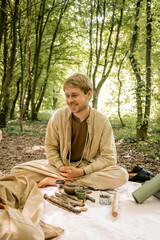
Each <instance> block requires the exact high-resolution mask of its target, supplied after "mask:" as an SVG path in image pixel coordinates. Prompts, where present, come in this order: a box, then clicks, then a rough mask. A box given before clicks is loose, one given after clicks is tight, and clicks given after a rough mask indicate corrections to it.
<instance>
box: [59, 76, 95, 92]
mask: <svg viewBox="0 0 160 240" xmlns="http://www.w3.org/2000/svg"><path fill="white" fill-rule="evenodd" d="M69 85H71V86H74V87H77V88H80V89H81V90H82V91H83V92H84V93H85V94H87V92H88V91H89V90H90V89H91V90H92V89H93V85H92V81H91V79H90V78H88V77H87V76H85V75H83V74H81V73H75V74H73V75H72V76H70V77H69V78H67V79H66V81H65V82H64V85H63V90H64V91H65V87H66V86H69Z"/></svg>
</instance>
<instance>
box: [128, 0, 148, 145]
mask: <svg viewBox="0 0 160 240" xmlns="http://www.w3.org/2000/svg"><path fill="white" fill-rule="evenodd" d="M141 1H142V0H139V1H138V2H137V9H136V16H135V26H134V31H133V37H132V42H131V47H130V52H131V54H130V61H131V66H132V68H133V71H134V73H135V76H136V79H137V89H136V100H137V128H136V131H137V141H145V140H146V139H147V130H148V121H149V116H150V105H151V21H152V18H151V0H147V9H146V13H147V27H146V91H145V95H146V101H145V112H144V115H143V108H142V87H143V82H142V79H141V71H140V69H139V68H138V64H137V62H136V59H135V56H134V51H135V47H136V41H137V35H138V25H137V23H138V18H139V8H140V3H141Z"/></svg>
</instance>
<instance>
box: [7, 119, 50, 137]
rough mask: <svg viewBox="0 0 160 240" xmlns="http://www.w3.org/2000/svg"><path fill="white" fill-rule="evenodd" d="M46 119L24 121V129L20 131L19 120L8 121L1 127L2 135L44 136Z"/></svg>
mask: <svg viewBox="0 0 160 240" xmlns="http://www.w3.org/2000/svg"><path fill="white" fill-rule="evenodd" d="M47 122H48V121H47V120H45V121H35V122H34V121H25V122H24V131H23V132H21V131H20V126H19V121H18V120H14V121H9V122H8V124H7V127H6V128H3V137H5V136H18V135H19V136H22V135H29V136H43V137H44V136H45V133H46V127H47Z"/></svg>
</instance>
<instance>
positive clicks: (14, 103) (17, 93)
mask: <svg viewBox="0 0 160 240" xmlns="http://www.w3.org/2000/svg"><path fill="white" fill-rule="evenodd" d="M20 82H21V78H19V79H18V81H17V92H16V95H15V98H14V99H13V103H12V107H11V111H10V119H13V118H14V110H15V105H16V102H17V99H18V96H19V92H20V91H19V85H20Z"/></svg>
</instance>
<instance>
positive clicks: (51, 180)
mask: <svg viewBox="0 0 160 240" xmlns="http://www.w3.org/2000/svg"><path fill="white" fill-rule="evenodd" d="M56 180H57V178H52V177H46V178H44V179H43V180H42V181H40V182H39V183H38V187H39V188H43V187H46V186H57V184H56Z"/></svg>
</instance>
